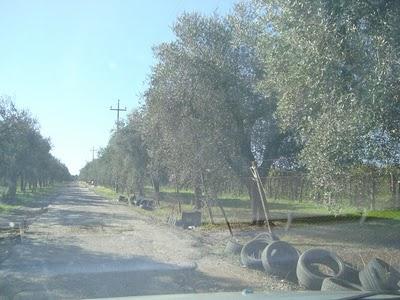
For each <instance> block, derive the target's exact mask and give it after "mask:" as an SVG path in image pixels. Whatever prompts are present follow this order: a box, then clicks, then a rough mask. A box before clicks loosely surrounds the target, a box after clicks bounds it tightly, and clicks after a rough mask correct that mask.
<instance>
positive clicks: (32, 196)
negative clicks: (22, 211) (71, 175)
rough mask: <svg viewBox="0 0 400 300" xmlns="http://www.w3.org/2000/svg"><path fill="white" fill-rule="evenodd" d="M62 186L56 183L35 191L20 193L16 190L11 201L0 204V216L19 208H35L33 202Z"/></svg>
mask: <svg viewBox="0 0 400 300" xmlns="http://www.w3.org/2000/svg"><path fill="white" fill-rule="evenodd" d="M61 186H62V183H57V184H54V185H52V186H47V187H42V188H37V189H36V190H35V191H32V190H26V191H24V192H23V191H21V190H17V194H16V197H15V198H14V199H12V200H9V201H7V203H3V202H0V214H4V213H9V212H11V211H12V210H13V209H16V208H18V207H21V206H32V207H34V206H35V201H37V200H39V199H41V198H43V197H47V196H49V195H51V194H53V193H55V191H56V190H57V189H58V188H60V187H61Z"/></svg>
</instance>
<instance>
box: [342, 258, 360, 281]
mask: <svg viewBox="0 0 400 300" xmlns="http://www.w3.org/2000/svg"><path fill="white" fill-rule="evenodd" d="M359 273H360V271H359V270H358V269H357V268H355V267H354V266H353V265H351V264H349V263H347V262H345V263H344V271H343V274H342V275H340V276H339V278H340V279H343V280H346V281H349V282H350V283H353V284H355V285H358V286H361V282H360V277H359Z"/></svg>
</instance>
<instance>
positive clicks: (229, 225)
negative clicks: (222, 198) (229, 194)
mask: <svg viewBox="0 0 400 300" xmlns="http://www.w3.org/2000/svg"><path fill="white" fill-rule="evenodd" d="M218 206H219V208H220V209H221V212H222V215H223V216H224V219H225V222H226V225H227V226H228V229H229V233H230V234H231V237H233V232H232V228H231V224H230V223H229V221H228V218H227V217H226V214H225V210H224V208H223V207H222V205H221V203H219V202H218Z"/></svg>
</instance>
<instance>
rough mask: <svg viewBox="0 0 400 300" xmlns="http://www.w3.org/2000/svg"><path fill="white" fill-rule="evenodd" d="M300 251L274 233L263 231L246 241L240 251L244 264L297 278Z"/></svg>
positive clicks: (269, 272)
mask: <svg viewBox="0 0 400 300" xmlns="http://www.w3.org/2000/svg"><path fill="white" fill-rule="evenodd" d="M299 255H300V253H299V251H298V250H297V249H295V248H294V247H293V246H291V245H290V244H289V243H287V242H284V241H280V240H279V239H278V237H276V236H274V235H273V234H268V233H263V234H260V235H258V236H256V237H255V238H254V239H253V240H251V241H250V242H248V243H246V244H245V245H244V246H243V248H242V251H241V253H240V261H241V263H242V265H243V266H245V267H248V268H254V269H261V270H264V271H265V272H266V273H267V274H269V275H272V276H277V277H281V278H285V279H288V280H295V278H296V265H297V261H298V259H299Z"/></svg>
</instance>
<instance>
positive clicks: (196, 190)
mask: <svg viewBox="0 0 400 300" xmlns="http://www.w3.org/2000/svg"><path fill="white" fill-rule="evenodd" d="M201 196H202V195H201V187H200V184H197V183H196V184H195V187H194V207H195V208H196V209H200V208H201Z"/></svg>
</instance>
